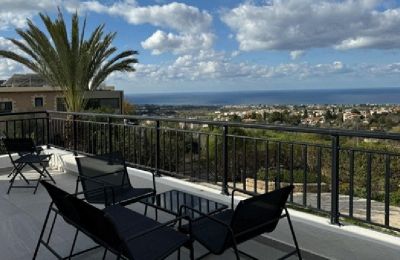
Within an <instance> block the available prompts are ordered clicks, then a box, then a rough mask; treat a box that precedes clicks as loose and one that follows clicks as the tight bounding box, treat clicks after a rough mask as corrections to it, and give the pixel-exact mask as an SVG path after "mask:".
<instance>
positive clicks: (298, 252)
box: [285, 207, 303, 260]
mask: <svg viewBox="0 0 400 260" xmlns="http://www.w3.org/2000/svg"><path fill="white" fill-rule="evenodd" d="M285 212H286V217H287V220H288V222H289V227H290V232H291V233H292V237H293V242H294V245H295V246H296V252H297V256H298V257H299V259H300V260H301V259H303V258H302V257H301V253H300V248H299V244H298V243H297V238H296V234H295V233H294V229H293V225H292V221H291V219H290V216H289V211H288V210H287V208H286V207H285Z"/></svg>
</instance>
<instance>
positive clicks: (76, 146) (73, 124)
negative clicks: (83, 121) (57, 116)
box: [72, 114, 78, 156]
mask: <svg viewBox="0 0 400 260" xmlns="http://www.w3.org/2000/svg"><path fill="white" fill-rule="evenodd" d="M72 128H73V129H72V131H73V148H74V155H75V156H76V155H78V152H77V150H78V142H77V138H78V128H77V125H76V115H75V114H74V115H72Z"/></svg>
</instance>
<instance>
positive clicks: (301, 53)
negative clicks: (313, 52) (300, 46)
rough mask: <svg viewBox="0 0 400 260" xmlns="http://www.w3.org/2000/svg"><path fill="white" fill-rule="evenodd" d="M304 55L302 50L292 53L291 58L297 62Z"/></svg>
mask: <svg viewBox="0 0 400 260" xmlns="http://www.w3.org/2000/svg"><path fill="white" fill-rule="evenodd" d="M303 55H304V51H300V50H296V51H291V52H290V57H291V58H292V60H297V59H298V58H300V57H301V56H303Z"/></svg>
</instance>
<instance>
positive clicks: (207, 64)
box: [113, 51, 358, 82]
mask: <svg viewBox="0 0 400 260" xmlns="http://www.w3.org/2000/svg"><path fill="white" fill-rule="evenodd" d="M357 73H358V68H350V67H349V66H347V65H345V64H343V63H342V62H340V61H334V62H332V63H326V64H309V63H299V64H298V63H287V64H279V65H276V66H268V65H263V64H254V63H248V62H240V63H238V62H234V61H233V60H232V55H231V54H227V53H224V52H215V51H200V52H199V54H197V55H192V54H186V55H181V56H178V57H177V58H176V59H175V60H174V61H173V62H170V63H167V64H162V65H156V64H138V65H137V66H136V72H135V73H130V74H121V73H118V74H116V75H114V76H113V79H115V78H119V79H126V80H131V79H152V80H154V81H171V80H189V81H201V80H208V79H213V80H228V81H229V80H230V81H235V82H236V81H237V80H245V79H253V80H265V79H279V78H280V79H296V80H297V79H300V80H302V79H306V78H317V77H329V76H334V75H337V74H357Z"/></svg>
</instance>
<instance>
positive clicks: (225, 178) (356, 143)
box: [0, 111, 400, 231]
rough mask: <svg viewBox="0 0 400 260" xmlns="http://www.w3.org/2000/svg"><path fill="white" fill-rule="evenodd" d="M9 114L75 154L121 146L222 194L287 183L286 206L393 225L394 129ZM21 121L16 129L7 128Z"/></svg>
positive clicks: (398, 216) (398, 181)
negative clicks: (216, 187) (290, 189)
mask: <svg viewBox="0 0 400 260" xmlns="http://www.w3.org/2000/svg"><path fill="white" fill-rule="evenodd" d="M13 115H14V116H15V117H18V116H19V117H23V118H22V119H21V118H18V119H15V118H6V116H11V114H9V115H6V116H2V117H1V118H3V120H1V121H0V129H2V130H3V131H4V132H5V133H7V135H8V136H14V135H15V136H20V135H22V136H23V135H25V136H26V135H29V136H34V137H35V140H36V141H37V142H38V143H39V144H45V143H48V144H51V145H53V146H56V147H61V148H63V149H69V150H71V151H74V152H79V153H86V154H104V153H113V152H120V153H122V154H123V155H124V157H125V159H126V161H127V163H128V164H130V165H132V166H134V167H138V168H142V169H146V170H151V171H155V172H157V173H158V174H166V175H171V176H176V177H183V178H187V179H189V180H191V181H197V182H204V183H212V184H217V185H220V186H221V191H222V193H224V194H227V193H229V190H230V189H232V188H239V189H242V190H248V191H253V192H256V193H264V192H267V191H270V190H272V189H275V188H277V187H280V186H282V185H286V184H289V183H290V184H294V185H295V190H294V192H293V193H292V194H291V195H290V202H291V203H292V204H293V205H297V206H300V207H305V208H307V209H311V210H313V211H321V212H326V213H328V214H330V216H331V223H334V224H337V223H339V218H340V217H347V218H351V219H356V220H358V221H361V222H366V223H369V224H373V225H377V226H382V227H385V228H389V229H393V230H397V231H400V205H399V204H400V160H399V159H400V145H399V141H400V134H395V133H386V132H370V131H351V130H343V129H324V128H307V127H290V126H280V125H261V124H241V123H234V122H215V121H200V120H192V119H176V118H161V117H141V116H125V115H109V114H94V113H67V112H54V111H48V112H41V113H29V114H25V115H23V114H18V115H17V114H13ZM43 116H44V117H43ZM29 117H30V118H29ZM21 120H22V121H23V122H25V123H22V125H21V123H19V124H20V125H21V126H24V127H23V128H22V127H14V128H12V127H10V126H11V125H13V124H14V122H21ZM37 120H38V121H37ZM40 120H43V121H40ZM36 121H37V122H41V123H39V124H37V125H38V127H32V126H34V125H35V123H34V122H36ZM30 124H31V128H29V125H30ZM32 124H33V125H32ZM17 125H18V124H17ZM27 127H28V128H27ZM28 129H30V130H28ZM35 131H38V133H40V134H36V132H35Z"/></svg>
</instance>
